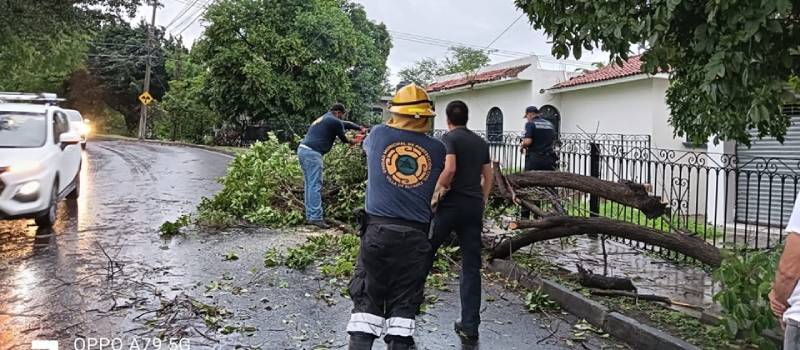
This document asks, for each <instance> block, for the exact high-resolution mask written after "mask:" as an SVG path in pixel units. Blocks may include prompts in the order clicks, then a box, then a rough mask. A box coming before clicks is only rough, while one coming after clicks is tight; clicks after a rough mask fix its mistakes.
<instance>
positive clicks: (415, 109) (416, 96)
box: [389, 83, 436, 118]
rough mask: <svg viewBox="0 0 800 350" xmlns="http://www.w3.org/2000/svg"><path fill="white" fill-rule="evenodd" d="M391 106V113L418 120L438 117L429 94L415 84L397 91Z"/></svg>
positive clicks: (390, 103)
mask: <svg viewBox="0 0 800 350" xmlns="http://www.w3.org/2000/svg"><path fill="white" fill-rule="evenodd" d="M389 105H390V107H389V111H390V112H392V113H397V114H402V115H406V116H411V117H417V118H419V117H426V118H431V117H435V116H436V112H434V111H433V102H431V99H430V97H429V96H428V92H426V91H425V89H423V88H421V87H419V86H418V85H417V84H414V83H411V84H408V85H406V86H403V87H402V88H400V90H397V93H396V94H395V95H394V98H392V101H391V102H389Z"/></svg>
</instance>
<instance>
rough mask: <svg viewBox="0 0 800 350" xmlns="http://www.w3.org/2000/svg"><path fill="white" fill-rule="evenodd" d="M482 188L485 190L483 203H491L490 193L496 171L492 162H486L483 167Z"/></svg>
mask: <svg viewBox="0 0 800 350" xmlns="http://www.w3.org/2000/svg"><path fill="white" fill-rule="evenodd" d="M481 176H483V179H481V190H482V192H483V203H484V204H486V203H489V194H490V193H492V183H493V182H494V171H493V170H492V164H489V163H487V164H484V165H483V168H481Z"/></svg>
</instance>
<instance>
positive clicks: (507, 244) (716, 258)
mask: <svg viewBox="0 0 800 350" xmlns="http://www.w3.org/2000/svg"><path fill="white" fill-rule="evenodd" d="M524 223H525V227H530V228H531V229H529V230H526V231H523V232H522V233H520V234H519V235H517V236H515V237H513V238H510V239H507V240H505V241H503V242H501V243H500V244H499V245H497V247H495V248H494V250H493V251H492V254H491V256H490V259H503V258H507V257H509V256H510V255H511V253H513V252H515V251H517V250H519V249H520V248H523V247H526V246H529V245H531V244H533V243H535V242H541V241H546V240H550V239H556V238H563V237H569V236H575V235H582V234H587V233H596V234H604V235H609V236H614V237H619V238H625V239H630V240H634V241H638V242H642V243H647V244H650V245H654V246H658V247H662V248H665V249H669V250H672V251H675V252H679V253H681V254H684V255H686V256H688V257H691V258H694V259H696V260H697V261H700V262H702V263H703V264H706V265H708V266H711V267H719V266H720V264H721V263H722V254H721V253H720V250H719V249H718V248H717V247H714V246H713V245H711V244H708V243H707V242H706V241H704V240H703V239H701V238H698V237H694V236H689V235H685V234H682V233H670V232H663V231H659V230H656V229H653V228H649V227H645V226H640V225H636V224H631V223H627V222H623V221H617V220H612V219H608V218H603V217H594V218H591V217H570V216H553V217H546V218H543V219H541V220H534V221H526V222H524ZM518 224H519V223H518Z"/></svg>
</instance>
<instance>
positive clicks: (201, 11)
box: [171, 0, 213, 35]
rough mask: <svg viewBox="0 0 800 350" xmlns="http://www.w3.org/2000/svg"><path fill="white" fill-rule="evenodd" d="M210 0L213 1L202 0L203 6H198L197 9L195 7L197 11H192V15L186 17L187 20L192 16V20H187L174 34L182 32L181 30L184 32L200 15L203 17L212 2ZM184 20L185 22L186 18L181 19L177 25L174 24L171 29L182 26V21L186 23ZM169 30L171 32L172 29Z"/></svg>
mask: <svg viewBox="0 0 800 350" xmlns="http://www.w3.org/2000/svg"><path fill="white" fill-rule="evenodd" d="M212 1H213V0H204V1H203V6H201V7H200V8H198V9H197V11H195V12H194V13H193V14H192V15H190V16H189V17H187V20H188V19H189V18H192V20H191V21H189V22H188V24H185V26H184V27H183V29H181V30H180V31H179V32H178V33H177V34H176V35H181V34H183V32H185V31H186V30H187V29H189V27H191V26H192V25H193V24H194V23H195V22H197V20H198V19H200V18H201V17H203V15H205V14H206V11H207V10H208V7H209V6H211V2H212ZM186 22H187V21H186V20H184V21H183V22H182V23H181V24H178V25H176V26H175V28H173V29H178V28H179V27H181V26H183V25H184V23H186ZM171 32H172V31H171Z"/></svg>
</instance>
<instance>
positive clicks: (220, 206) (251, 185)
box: [198, 134, 367, 227]
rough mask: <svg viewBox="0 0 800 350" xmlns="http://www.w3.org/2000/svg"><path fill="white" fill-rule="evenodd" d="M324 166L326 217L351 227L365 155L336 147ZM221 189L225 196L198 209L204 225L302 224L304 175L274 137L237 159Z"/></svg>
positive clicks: (359, 201) (291, 154) (286, 145)
mask: <svg viewBox="0 0 800 350" xmlns="http://www.w3.org/2000/svg"><path fill="white" fill-rule="evenodd" d="M324 162H325V169H324V172H323V178H324V181H323V188H322V194H323V203H324V204H325V216H326V217H329V218H335V219H340V220H345V221H350V220H352V216H353V209H355V208H357V207H359V206H362V205H363V204H364V192H365V189H366V179H367V172H366V166H365V164H364V159H363V155H362V152H361V150H360V149H357V148H352V147H349V146H345V145H336V146H335V147H334V148H333V150H331V152H330V153H328V154H327V155H326V156H325V159H324ZM221 183H222V184H223V188H222V191H220V192H219V193H218V194H217V195H215V196H214V197H213V198H211V199H205V200H204V201H203V202H202V203H201V204H200V207H199V210H198V219H199V222H200V223H201V224H212V225H216V224H225V223H228V222H231V221H236V220H244V221H247V222H252V223H258V224H262V225H267V226H273V227H275V226H286V225H295V224H300V223H302V222H303V219H304V217H305V213H304V206H303V172H302V170H301V169H300V163H299V161H298V160H297V155H296V153H295V150H294V148H293V147H291V145H290V144H289V143H283V142H279V141H278V139H277V137H275V135H274V134H270V137H269V140H267V141H265V142H257V143H256V144H254V145H253V146H252V147H251V148H250V149H249V150H248V151H247V152H245V153H242V154H240V155H238V156H237V157H236V158H235V159H234V160H233V161H232V162H231V165H230V167H229V168H228V173H227V174H226V175H225V177H223V178H222V179H221Z"/></svg>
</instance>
